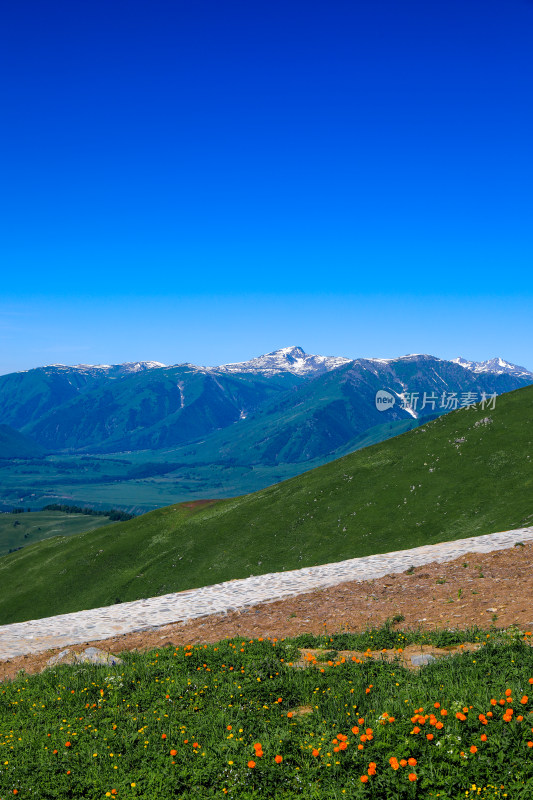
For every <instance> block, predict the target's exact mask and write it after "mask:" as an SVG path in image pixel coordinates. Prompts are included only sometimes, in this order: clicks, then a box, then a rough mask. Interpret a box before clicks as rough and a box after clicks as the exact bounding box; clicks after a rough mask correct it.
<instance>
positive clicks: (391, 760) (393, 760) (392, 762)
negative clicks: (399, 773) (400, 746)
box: [389, 756, 400, 770]
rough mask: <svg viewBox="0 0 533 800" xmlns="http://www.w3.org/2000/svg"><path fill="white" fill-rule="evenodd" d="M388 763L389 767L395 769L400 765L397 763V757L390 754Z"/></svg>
mask: <svg viewBox="0 0 533 800" xmlns="http://www.w3.org/2000/svg"><path fill="white" fill-rule="evenodd" d="M389 764H390V765H391V767H392V768H393V770H397V769H398V767H399V766H400V765H399V764H398V759H397V758H395V757H394V756H392V758H389Z"/></svg>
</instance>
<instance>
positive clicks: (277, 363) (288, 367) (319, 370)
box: [212, 345, 351, 377]
mask: <svg viewBox="0 0 533 800" xmlns="http://www.w3.org/2000/svg"><path fill="white" fill-rule="evenodd" d="M350 361H351V359H349V358H343V357H342V356H314V355H309V354H308V353H306V352H305V350H304V349H303V348H302V347H299V346H297V345H292V346H291V347H282V348H280V349H279V350H273V351H272V352H271V353H266V354H265V355H262V356H258V358H252V359H250V360H249V361H239V362H235V363H231V364H222V365H221V366H220V367H212V369H216V370H218V371H220V372H252V373H258V374H263V375H278V374H281V373H283V372H290V373H292V374H293V375H299V376H301V377H314V376H316V375H322V374H323V373H324V372H329V371H330V370H332V369H336V368H337V367H340V366H342V365H343V364H348V363H349V362H350Z"/></svg>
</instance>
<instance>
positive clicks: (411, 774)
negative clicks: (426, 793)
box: [409, 772, 418, 781]
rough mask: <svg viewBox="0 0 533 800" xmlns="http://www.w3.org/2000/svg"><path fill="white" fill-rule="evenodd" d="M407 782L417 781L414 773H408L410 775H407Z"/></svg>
mask: <svg viewBox="0 0 533 800" xmlns="http://www.w3.org/2000/svg"><path fill="white" fill-rule="evenodd" d="M409 780H410V781H417V780H418V777H417V776H416V775H415V773H414V772H410V773H409Z"/></svg>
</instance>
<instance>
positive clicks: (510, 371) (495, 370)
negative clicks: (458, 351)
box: [453, 356, 533, 378]
mask: <svg viewBox="0 0 533 800" xmlns="http://www.w3.org/2000/svg"><path fill="white" fill-rule="evenodd" d="M453 362H454V363H455V364H460V366H461V367H464V368H465V369H470V370H472V372H490V373H491V374H493V375H512V376H513V377H514V378H533V372H530V370H528V369H526V368H525V367H519V366H518V364H511V363H510V362H509V361H505V359H503V358H499V357H497V358H490V359H488V360H487V361H467V359H466V358H461V357H460V356H459V357H458V358H454V359H453Z"/></svg>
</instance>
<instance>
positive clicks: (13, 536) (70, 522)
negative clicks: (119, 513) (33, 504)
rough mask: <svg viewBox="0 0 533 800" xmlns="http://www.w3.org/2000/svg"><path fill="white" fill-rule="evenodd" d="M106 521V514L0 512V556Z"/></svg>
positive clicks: (93, 528)
mask: <svg viewBox="0 0 533 800" xmlns="http://www.w3.org/2000/svg"><path fill="white" fill-rule="evenodd" d="M110 522H111V520H110V519H109V517H96V516H89V515H87V514H65V513H64V512H62V511H32V512H31V513H23V514H10V513H7V514H0V555H4V554H5V553H8V552H10V551H11V550H15V549H18V548H20V547H26V546H27V545H29V544H32V543H34V542H40V541H42V540H44V539H50V538H51V537H52V536H73V535H74V534H76V533H82V532H84V531H94V530H96V529H97V528H101V527H102V526H104V525H109V523H110Z"/></svg>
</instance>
